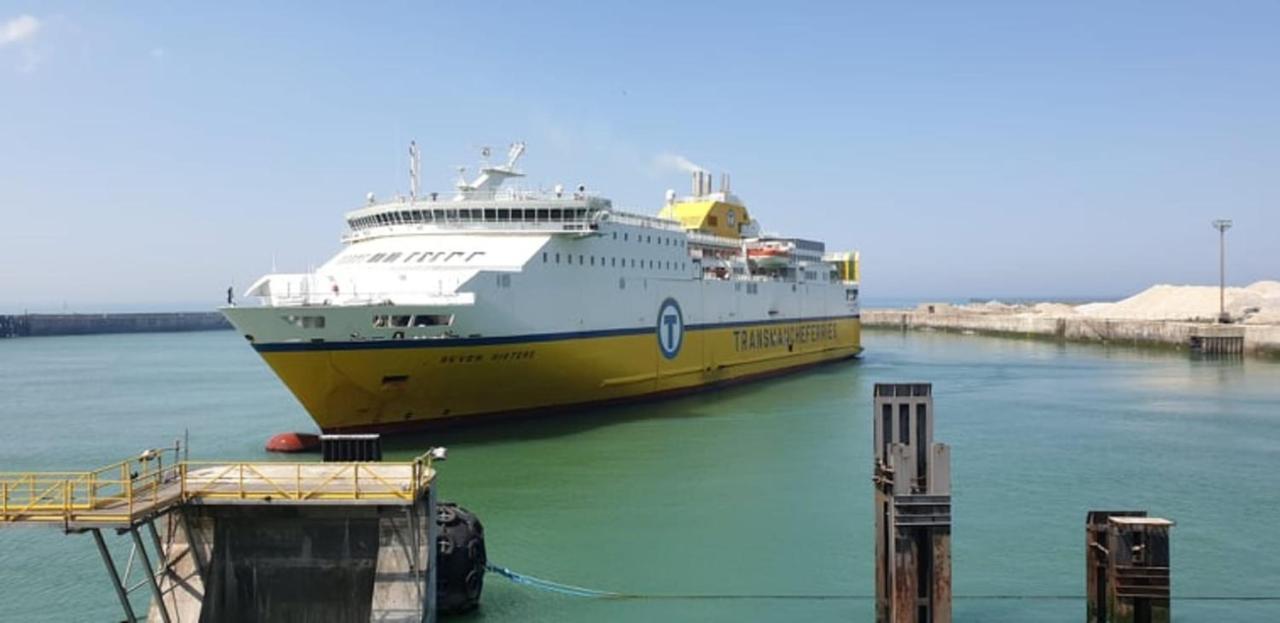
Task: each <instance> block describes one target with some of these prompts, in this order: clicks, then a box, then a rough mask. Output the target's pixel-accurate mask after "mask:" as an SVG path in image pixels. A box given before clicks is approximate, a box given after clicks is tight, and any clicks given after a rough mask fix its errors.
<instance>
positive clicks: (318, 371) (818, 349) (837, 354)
mask: <svg viewBox="0 0 1280 623" xmlns="http://www.w3.org/2000/svg"><path fill="white" fill-rule="evenodd" d="M860 331H861V327H860V324H859V319H858V318H857V317H852V316H844V317H829V318H811V319H803V320H789V321H765V322H754V323H739V324H712V325H703V326H697V325H693V326H689V327H686V328H684V331H683V337H682V340H683V342H684V343H683V344H682V345H681V346H680V350H679V353H678V354H677V355H676V356H675V357H673V358H670V359H668V358H666V357H665V356H663V354H662V345H661V343H660V338H659V337H658V331H657V330H656V329H655V328H654V327H646V328H642V329H636V330H625V331H601V332H597V333H596V334H550V335H538V336H512V337H510V338H503V339H492V340H483V341H480V343H476V342H477V340H475V339H457V340H433V341H429V342H424V341H419V342H410V341H400V342H364V343H347V344H343V345H332V344H311V343H296V344H276V345H261V346H258V347H257V350H258V352H259V354H260V355H261V356H262V358H263V359H264V360H265V361H266V362H267V364H268V365H270V366H271V368H272V370H273V371H274V372H275V373H276V374H277V375H278V376H279V377H280V379H281V380H282V381H283V382H284V383H285V385H286V386H287V387H288V388H289V390H290V391H292V392H293V394H294V395H295V396H296V397H297V398H298V400H299V401H300V402H301V403H302V404H303V406H304V407H305V408H306V409H307V411H308V412H309V413H310V414H311V416H312V418H313V419H315V421H316V423H317V424H318V425H319V426H320V428H321V429H322V430H324V431H327V432H336V431H342V432H355V431H383V432H392V431H406V430H415V429H421V428H427V427H431V426H437V425H450V424H457V423H460V422H463V421H471V420H475V419H479V418H481V417H482V416H484V417H485V419H491V418H493V417H497V416H509V415H528V414H532V413H538V412H544V411H547V410H551V409H572V408H580V407H585V406H590V405H599V404H602V403H617V402H623V401H629V400H635V399H648V398H657V397H663V396H667V395H674V394H681V393H687V392H693V391H699V390H704V389H709V388H713V387H717V386H721V385H724V384H729V383H736V382H742V381H747V380H751V379H756V378H760V377H764V376H773V375H777V374H783V373H787V372H791V371H794V370H799V369H803V368H807V367H810V366H813V365H817V364H822V363H827V362H832V361H838V360H844V359H849V358H852V357H855V356H857V355H858V354H859V353H860V352H861V350H862V348H861V346H860ZM335 346H336V347H335Z"/></svg>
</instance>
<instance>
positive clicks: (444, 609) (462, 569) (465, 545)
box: [436, 502, 489, 614]
mask: <svg viewBox="0 0 1280 623" xmlns="http://www.w3.org/2000/svg"><path fill="white" fill-rule="evenodd" d="M436 525H437V526H438V527H439V535H438V536H437V537H436V563H437V566H436V610H437V611H439V612H440V613H441V614H459V613H463V612H470V611H472V610H475V609H476V608H478V607H479V606H480V593H481V592H483V591H484V574H485V567H486V565H487V564H488V562H489V559H488V555H487V554H486V553H485V549H484V525H483V524H481V523H480V518H479V517H476V516H475V513H472V512H471V511H468V510H467V509H465V508H462V507H461V506H458V505H457V504H454V503H453V502H440V503H439V504H437V505H436Z"/></svg>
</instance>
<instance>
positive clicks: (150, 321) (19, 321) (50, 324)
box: [0, 312, 231, 338]
mask: <svg viewBox="0 0 1280 623" xmlns="http://www.w3.org/2000/svg"><path fill="white" fill-rule="evenodd" d="M229 329H231V323H229V322H227V319H226V318H224V317H223V316H222V314H220V313H218V312H143V313H105V314H7V315H0V338H11V337H45V336H55V335H98V334H103V333H169V332H185V331H222V330H229Z"/></svg>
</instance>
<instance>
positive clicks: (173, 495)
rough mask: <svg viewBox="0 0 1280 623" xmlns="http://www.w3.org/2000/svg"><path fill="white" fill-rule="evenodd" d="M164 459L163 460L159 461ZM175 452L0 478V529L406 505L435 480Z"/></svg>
mask: <svg viewBox="0 0 1280 623" xmlns="http://www.w3.org/2000/svg"><path fill="white" fill-rule="evenodd" d="M166 458H170V460H168V461H166V460H165V459H166ZM177 458H178V448H177V447H176V446H175V447H173V448H165V449H163V450H148V451H147V452H144V453H143V454H142V455H140V456H138V457H137V458H134V459H130V460H127V461H121V462H120V463H116V464H113V465H108V466H106V467H103V468H100V469H96V470H92V471H86V472H17V473H0V525H4V524H22V523H26V524H33V523H48V524H56V525H61V526H62V527H63V528H64V529H66V530H67V531H78V530H83V529H88V528H128V527H129V526H132V525H135V524H137V523H138V522H140V521H144V520H146V519H148V518H151V517H154V516H156V515H159V514H162V513H164V512H165V511H167V510H169V509H170V508H172V507H173V506H175V505H178V504H200V503H204V502H212V501H215V500H216V501H217V503H219V504H275V505H280V504H307V505H316V504H325V503H341V504H343V505H351V504H360V503H362V502H363V503H368V504H371V505H379V506H386V505H410V504H413V503H414V501H415V500H417V499H419V498H420V496H421V495H423V493H424V492H425V491H426V490H427V489H428V488H429V487H430V485H431V482H432V480H433V479H434V477H435V472H434V470H433V469H432V467H431V459H430V457H429V456H427V455H423V456H422V457H419V458H417V459H414V460H413V461H405V462H390V463H275V462H264V463H249V462H230V463H229V462H194V461H180V460H177Z"/></svg>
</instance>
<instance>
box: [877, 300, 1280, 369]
mask: <svg viewBox="0 0 1280 623" xmlns="http://www.w3.org/2000/svg"><path fill="white" fill-rule="evenodd" d="M929 307H930V306H927V305H922V306H921V307H920V308H919V309H914V310H910V309H864V310H862V326H864V327H869V328H889V329H899V330H903V331H905V330H908V329H916V330H921V329H923V330H935V331H952V332H957V333H964V332H969V333H981V334H988V335H1003V336H1009V337H1034V338H1045V339H1055V340H1069V341H1077V342H1098V343H1107V344H1127V345H1145V346H1167V347H1174V348H1183V349H1185V348H1189V344H1190V343H1191V338H1192V336H1195V335H1199V334H1202V333H1203V332H1204V331H1206V330H1211V329H1212V328H1213V327H1215V325H1213V324H1210V323H1204V322H1178V321H1170V320H1130V319H1113V318H1093V317H1083V316H1066V317H1063V316H1047V315H1036V314H1000V313H974V312H966V311H963V310H960V309H956V308H950V307H949V306H943V307H944V308H945V310H939V311H930V310H929ZM1232 327H1233V328H1235V329H1237V330H1240V331H1242V332H1243V334H1244V352H1245V353H1247V354H1253V355H1258V356H1268V357H1280V325H1249V324H1241V325H1232Z"/></svg>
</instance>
